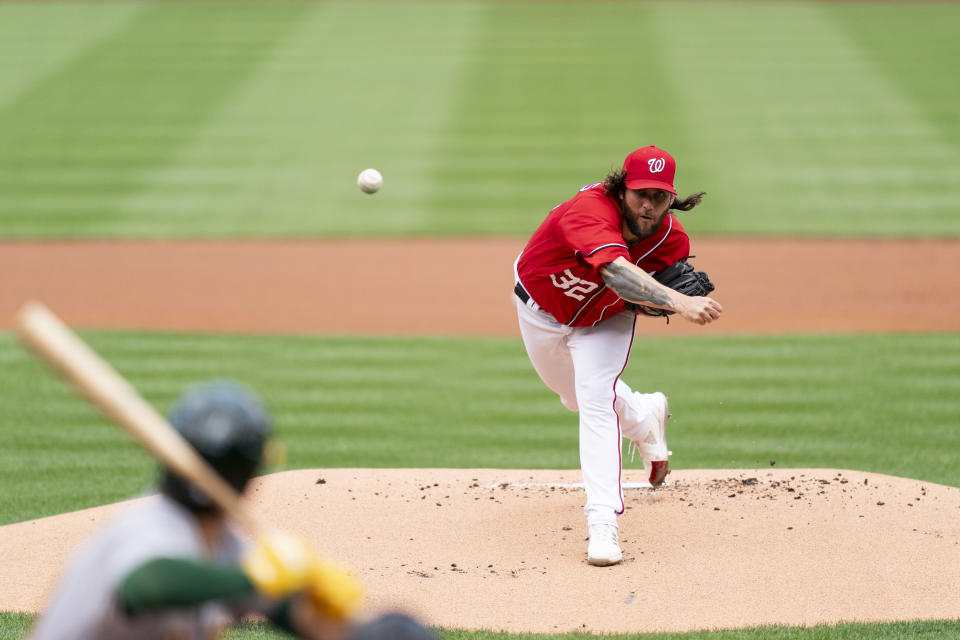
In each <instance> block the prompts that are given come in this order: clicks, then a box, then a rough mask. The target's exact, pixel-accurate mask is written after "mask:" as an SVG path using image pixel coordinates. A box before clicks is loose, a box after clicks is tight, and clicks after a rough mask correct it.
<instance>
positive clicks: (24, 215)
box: [0, 3, 310, 236]
mask: <svg viewBox="0 0 960 640" xmlns="http://www.w3.org/2000/svg"><path fill="white" fill-rule="evenodd" d="M188 7H189V8H188V9H186V8H185V6H184V5H178V4H166V3H161V4H156V5H150V6H148V7H146V8H144V9H143V10H142V11H141V12H140V13H138V14H137V15H136V16H135V17H134V18H132V19H131V20H129V21H128V22H127V23H126V24H124V25H123V28H122V29H118V30H117V31H116V32H115V33H113V34H111V35H110V36H109V37H105V38H102V39H100V40H99V41H97V42H96V44H95V45H94V46H91V47H89V48H87V49H86V50H84V51H83V52H82V53H81V54H80V55H78V56H77V57H76V58H74V59H73V60H72V61H71V63H70V64H65V65H62V66H61V68H60V69H59V71H58V72H57V73H54V74H51V75H49V76H47V77H46V78H45V79H44V80H43V81H41V82H38V83H36V84H34V85H33V86H32V87H31V88H30V90H29V91H24V92H22V93H21V94H20V95H19V97H18V99H17V100H14V101H12V102H10V103H8V104H6V105H5V106H4V108H2V109H0V130H2V131H4V132H5V136H4V137H5V140H4V144H3V145H2V146H0V230H2V233H3V234H4V235H8V236H23V235H31V234H34V235H47V234H50V233H53V234H54V235H63V236H73V235H86V234H93V235H98V234H100V235H110V234H112V233H116V232H117V230H118V229H122V228H123V220H124V219H125V218H126V217H127V216H128V215H129V211H128V210H127V209H126V208H125V206H124V202H123V196H124V195H126V194H129V193H131V192H134V191H136V190H137V189H138V188H140V187H141V186H142V184H143V183H144V181H145V180H146V179H147V177H148V176H149V175H150V174H151V172H153V171H155V170H157V169H158V168H161V167H163V166H165V165H166V164H167V163H170V162H173V161H175V158H176V156H177V154H178V153H179V152H180V151H181V150H182V148H183V147H184V146H185V145H187V144H189V143H190V141H191V140H192V138H193V136H194V135H196V134H197V132H198V131H200V130H201V129H202V128H203V127H204V126H206V125H207V124H208V123H209V122H210V121H211V120H213V119H215V118H217V117H218V112H219V111H220V110H221V109H222V108H223V105H224V104H225V103H226V102H228V101H229V100H230V99H231V98H232V96H233V95H234V93H235V92H236V91H237V90H238V89H239V88H240V87H241V86H242V85H243V84H244V82H246V81H247V80H248V79H249V77H250V75H251V74H252V73H254V71H255V70H256V68H257V66H258V65H259V64H260V63H261V62H262V61H263V60H264V59H265V58H266V57H268V56H269V55H270V53H271V51H272V50H273V48H274V47H275V46H276V45H277V43H278V42H279V41H280V40H282V39H283V38H284V37H285V36H286V34H287V33H288V32H289V31H290V30H291V29H292V28H293V27H294V26H295V25H296V24H297V22H298V21H299V20H300V18H301V17H302V16H303V15H304V14H305V13H306V12H308V11H310V5H309V4H307V3H286V4H280V3H277V4H270V5H265V4H260V3H252V4H244V3H235V4H231V5H230V6H229V10H225V9H226V6H225V5H220V4H213V5H202V4H199V3H198V4H191V5H188ZM82 24H83V23H82V22H73V23H70V24H61V25H60V27H61V28H63V29H69V30H74V29H78V28H79V27H78V25H82ZM54 26H56V25H54ZM23 53H24V55H29V52H26V51H25V52H23ZM235 179H236V177H235V176H234V177H232V178H230V179H229V180H230V181H231V182H232V181H234V180H235ZM199 188H200V189H201V190H202V189H204V188H209V187H206V186H205V185H199Z"/></svg>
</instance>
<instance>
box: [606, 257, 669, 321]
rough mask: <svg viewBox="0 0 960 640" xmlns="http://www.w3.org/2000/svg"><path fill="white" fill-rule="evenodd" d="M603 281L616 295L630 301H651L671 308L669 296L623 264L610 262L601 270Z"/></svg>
mask: <svg viewBox="0 0 960 640" xmlns="http://www.w3.org/2000/svg"><path fill="white" fill-rule="evenodd" d="M602 275H603V281H604V282H606V283H607V286H608V287H610V289H612V290H613V292H614V293H616V294H617V295H618V296H620V297H621V298H623V299H624V300H629V301H630V302H637V303H640V304H643V303H653V304H656V305H663V306H665V307H670V308H671V309H672V308H673V306H672V304H671V302H670V296H668V295H667V294H666V293H664V292H663V291H662V290H661V289H660V288H659V287H657V286H655V285H652V284H650V283H649V282H645V281H644V280H641V279H640V278H638V277H637V275H636V274H635V273H633V272H632V271H630V270H629V269H628V268H626V267H624V266H623V265H619V264H615V263H612V262H611V263H610V264H608V265H606V267H605V268H604V271H603V274H602Z"/></svg>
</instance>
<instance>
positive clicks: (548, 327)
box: [514, 296, 656, 525]
mask: <svg viewBox="0 0 960 640" xmlns="http://www.w3.org/2000/svg"><path fill="white" fill-rule="evenodd" d="M514 300H515V301H516V304H517V316H518V319H519V323H520V334H521V336H522V337H523V344H524V346H525V347H526V350H527V355H528V356H529V357H530V362H531V363H533V367H534V369H536V371H537V374H539V376H540V379H541V380H543V382H544V383H545V384H546V385H547V386H548V387H550V389H552V390H553V391H554V392H556V393H557V395H559V396H560V402H562V403H563V406H565V407H566V408H567V409H569V410H570V411H575V412H579V414H580V469H581V471H582V473H583V483H584V486H585V488H586V493H587V501H586V505H585V506H584V513H586V514H587V524H588V525H592V524H599V523H607V524H614V525H615V524H616V522H617V520H616V517H617V516H618V515H619V514H621V513H623V487H622V479H621V464H622V460H621V451H622V446H621V443H622V440H621V438H626V439H629V440H643V438H645V437H646V435H647V433H648V432H649V430H650V429H651V428H652V427H654V426H655V424H656V418H655V417H654V414H653V408H652V406H651V403H650V402H649V401H648V397H649V396H648V394H640V393H634V392H633V390H632V389H630V387H629V386H627V384H626V383H625V382H623V381H622V380H620V374H622V373H623V370H624V368H626V366H627V359H628V358H629V357H630V347H631V346H632V344H633V334H634V326H635V324H636V315H635V314H634V313H630V312H626V313H621V314H619V315H616V316H613V317H612V318H609V319H607V320H604V321H603V322H601V323H599V324H598V325H597V326H595V327H568V326H566V325H563V324H560V323H559V322H557V321H556V320H555V319H554V317H553V316H552V315H550V314H549V313H547V312H546V311H542V310H540V309H539V307H536V306H535V305H534V304H533V302H532V301H531V302H530V303H527V304H525V303H523V302H522V301H521V300H520V299H519V298H517V297H516V296H514Z"/></svg>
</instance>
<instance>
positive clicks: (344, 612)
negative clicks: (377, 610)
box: [309, 557, 363, 620]
mask: <svg viewBox="0 0 960 640" xmlns="http://www.w3.org/2000/svg"><path fill="white" fill-rule="evenodd" d="M309 592H310V599H311V600H312V601H313V605H314V607H316V609H317V611H319V612H320V613H322V614H323V615H325V616H327V617H329V618H333V619H335V620H347V619H349V618H352V617H353V616H354V614H355V613H356V612H357V610H358V609H359V608H360V601H361V598H362V596H363V590H362V589H361V587H360V582H359V581H358V580H357V579H356V578H355V577H354V576H353V574H351V573H350V572H349V571H347V569H346V568H344V567H341V566H339V565H337V564H336V563H334V562H332V561H330V560H327V559H325V558H319V557H315V558H314V562H313V566H312V567H311V569H310V584H309Z"/></svg>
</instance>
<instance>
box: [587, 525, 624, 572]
mask: <svg viewBox="0 0 960 640" xmlns="http://www.w3.org/2000/svg"><path fill="white" fill-rule="evenodd" d="M587 528H588V529H589V531H590V544H588V545H587V562H589V563H590V564H592V565H594V566H597V567H606V566H609V565H611V564H617V563H618V562H620V560H622V559H623V554H622V553H621V552H620V543H619V542H617V525H615V524H592V525H590V526H589V527H587Z"/></svg>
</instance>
